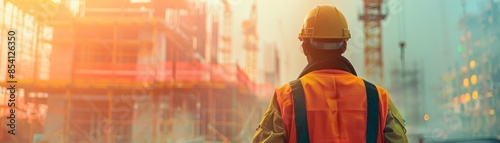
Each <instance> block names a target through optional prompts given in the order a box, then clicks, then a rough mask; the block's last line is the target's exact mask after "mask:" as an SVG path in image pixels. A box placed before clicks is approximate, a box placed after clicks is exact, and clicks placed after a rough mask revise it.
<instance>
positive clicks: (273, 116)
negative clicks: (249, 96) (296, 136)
mask: <svg viewBox="0 0 500 143" xmlns="http://www.w3.org/2000/svg"><path fill="white" fill-rule="evenodd" d="M286 139H287V137H286V131H285V128H284V125H283V120H282V119H281V112H280V109H279V105H278V101H277V100H276V93H275V94H274V95H273V98H272V100H271V104H270V105H269V108H268V109H267V111H266V113H265V114H264V117H262V120H261V121H260V124H259V127H257V130H256V132H255V135H254V136H253V142H254V143H285V142H287V141H286Z"/></svg>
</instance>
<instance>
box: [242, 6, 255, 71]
mask: <svg viewBox="0 0 500 143" xmlns="http://www.w3.org/2000/svg"><path fill="white" fill-rule="evenodd" d="M256 25H257V5H256V1H254V3H253V5H252V8H251V9H250V18H249V19H247V20H245V21H243V25H242V26H243V33H244V34H245V45H244V47H245V50H246V68H245V70H246V72H247V74H248V77H249V78H250V79H251V80H252V81H255V78H256V76H257V51H258V48H257V41H258V37H257V28H256Z"/></svg>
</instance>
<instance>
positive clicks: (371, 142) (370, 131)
mask: <svg viewBox="0 0 500 143" xmlns="http://www.w3.org/2000/svg"><path fill="white" fill-rule="evenodd" d="M363 81H364V83H365V88H366V96H367V99H366V102H367V103H366V104H367V108H368V109H367V110H368V111H367V122H366V143H376V142H377V137H378V118H379V117H378V115H379V111H378V110H379V109H378V106H379V98H378V97H379V95H378V91H377V88H376V86H375V85H373V84H372V83H370V82H368V81H366V80H363ZM290 86H291V88H292V95H293V100H292V101H293V110H294V114H295V117H294V118H295V131H296V132H297V135H296V136H297V143H309V142H310V140H309V128H308V125H307V123H308V122H307V113H306V103H305V93H304V88H303V87H302V82H301V81H300V79H297V80H294V81H292V82H290Z"/></svg>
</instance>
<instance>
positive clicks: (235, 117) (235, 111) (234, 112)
mask: <svg viewBox="0 0 500 143" xmlns="http://www.w3.org/2000/svg"><path fill="white" fill-rule="evenodd" d="M231 92H232V97H233V103H232V105H233V106H232V115H233V117H232V118H233V124H232V126H233V131H232V134H233V136H232V142H238V140H237V136H238V133H237V132H238V127H237V126H238V123H237V122H238V86H237V85H236V86H234V88H233V89H232V90H231Z"/></svg>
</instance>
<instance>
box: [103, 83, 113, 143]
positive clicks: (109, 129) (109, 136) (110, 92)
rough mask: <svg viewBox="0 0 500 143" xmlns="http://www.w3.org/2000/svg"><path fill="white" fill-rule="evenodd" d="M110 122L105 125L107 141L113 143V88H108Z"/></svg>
mask: <svg viewBox="0 0 500 143" xmlns="http://www.w3.org/2000/svg"><path fill="white" fill-rule="evenodd" d="M107 122H108V124H107V126H105V128H106V129H105V130H106V131H107V134H106V143H111V142H113V141H112V131H113V129H112V127H113V90H112V89H108V121H107Z"/></svg>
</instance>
